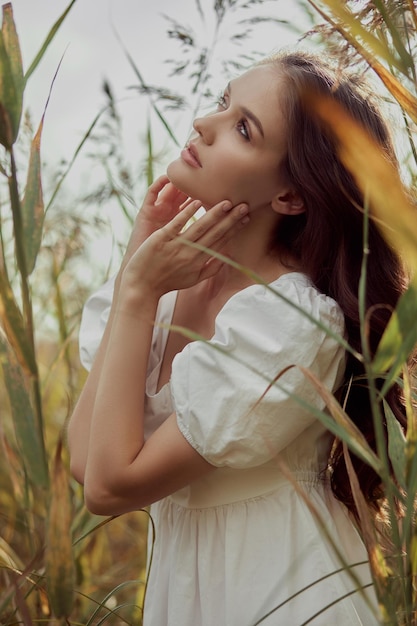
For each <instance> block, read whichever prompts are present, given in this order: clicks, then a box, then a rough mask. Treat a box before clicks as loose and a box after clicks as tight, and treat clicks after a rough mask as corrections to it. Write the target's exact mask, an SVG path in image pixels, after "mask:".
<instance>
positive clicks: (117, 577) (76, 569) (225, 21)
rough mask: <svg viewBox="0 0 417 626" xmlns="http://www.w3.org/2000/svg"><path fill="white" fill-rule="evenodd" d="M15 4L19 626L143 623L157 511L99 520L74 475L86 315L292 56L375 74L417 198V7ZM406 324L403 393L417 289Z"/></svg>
mask: <svg viewBox="0 0 417 626" xmlns="http://www.w3.org/2000/svg"><path fill="white" fill-rule="evenodd" d="M10 4H11V7H12V11H11V10H10ZM10 4H7V5H3V26H2V33H1V36H0V77H1V80H0V104H2V105H4V106H5V109H6V113H7V115H9V118H10V119H11V120H12V122H13V124H12V126H13V131H14V134H13V139H12V141H9V139H8V138H7V137H6V135H5V133H4V124H5V122H4V119H3V117H2V116H0V143H1V147H0V364H1V368H0V624H1V625H2V626H11V625H12V624H17V623H24V624H25V626H32V624H35V623H37V624H39V623H45V624H50V625H53V626H55V625H58V624H59V625H60V624H73V625H74V626H75V625H76V624H77V625H79V624H83V625H85V626H90V625H99V624H103V623H106V624H114V625H119V624H136V625H139V624H140V623H141V611H142V608H141V607H142V603H143V596H144V589H145V584H146V567H145V565H146V559H147V558H149V555H150V554H151V550H150V551H148V552H147V547H146V543H147V531H148V527H150V529H151V530H152V523H151V524H150V526H149V518H148V513H147V511H139V512H135V513H131V514H129V515H124V516H122V517H120V518H117V519H107V518H106V519H104V518H100V517H97V516H93V515H90V514H89V513H88V512H87V511H86V509H85V507H84V503H83V494H82V489H81V487H80V486H79V485H77V484H75V482H74V481H73V480H72V479H71V477H70V475H69V471H68V455H67V450H66V445H65V427H66V421H67V419H68V417H69V415H70V414H71V411H72V408H73V406H74V403H75V402H76V400H77V397H78V395H79V392H80V390H81V388H82V385H83V383H84V381H85V376H86V373H85V372H84V370H83V368H82V367H81V365H80V361H79V356H78V341H77V340H78V329H79V324H80V317H81V311H82V307H83V304H84V302H85V300H86V299H87V297H88V295H89V294H90V293H91V292H92V291H94V290H95V289H96V288H97V287H98V286H100V285H101V284H102V283H103V282H104V281H105V280H106V279H107V278H108V277H109V276H110V275H111V274H112V273H114V272H115V270H116V268H117V266H118V264H119V262H120V259H121V255H122V254H123V249H124V246H125V244H126V241H127V238H128V234H129V231H130V228H131V225H132V222H133V220H134V218H135V215H136V213H137V211H138V208H139V207H140V205H141V202H142V198H143V194H144V192H145V190H146V188H147V186H148V185H149V183H150V182H151V181H152V180H153V179H154V178H155V177H156V176H158V175H160V174H161V173H163V172H164V171H165V168H166V166H167V164H168V163H169V161H170V160H171V159H172V158H175V157H176V156H177V154H178V152H179V150H180V149H181V146H182V145H183V144H184V143H185V141H186V139H187V136H188V134H189V132H190V128H191V125H192V121H193V119H194V117H195V116H196V115H197V114H204V113H205V112H207V111H208V110H209V109H210V108H211V107H212V106H213V103H214V102H215V100H216V97H217V96H218V94H219V93H220V92H221V91H222V90H223V89H224V87H225V85H226V83H227V82H228V81H229V80H230V79H231V78H233V76H235V75H236V74H238V73H240V72H241V71H243V70H244V69H246V68H247V67H248V66H250V65H251V64H252V63H253V62H255V61H256V60H258V59H260V58H262V57H264V56H265V55H268V54H271V53H273V52H274V51H276V50H279V49H281V48H283V47H294V46H297V47H303V48H307V49H314V50H321V51H322V52H323V54H326V55H329V54H332V55H333V56H334V59H335V62H336V63H339V64H340V66H341V67H349V68H351V69H355V70H357V71H358V72H360V73H361V72H366V73H367V74H368V76H369V79H370V80H371V81H372V82H373V84H374V85H375V90H377V91H379V92H380V93H381V95H382V97H383V99H384V101H385V106H386V112H387V115H388V116H389V117H390V118H391V119H392V121H393V122H394V128H395V133H396V142H397V146H398V151H399V156H400V159H401V164H402V171H403V176H404V180H405V181H406V182H407V185H408V188H409V192H410V196H411V195H412V194H413V193H414V192H413V189H414V188H415V180H416V167H415V166H416V162H417V150H416V147H415V145H414V144H415V124H416V121H417V99H416V65H415V58H416V55H415V50H416V31H417V7H416V4H417V3H416V2H413V1H411V0H386V1H384V2H381V1H380V0H374V1H373V2H371V1H369V2H368V1H366V0H348V1H346V2H345V1H341V0H320V1H317V2H316V1H313V0H293V1H288V0H175V2H173V1H172V0H152V2H149V0H100V2H98V1H97V0H53V1H52V0H13V1H12V2H11V3H10ZM61 18H62V19H61ZM13 20H14V22H13ZM14 27H15V28H14ZM7 42H8V43H7ZM10 42H11V44H10ZM12 44H13V45H12ZM8 46H9V47H8ZM19 46H20V50H21V55H22V61H23V68H22V66H21V64H20V60H19V54H18V48H19ZM370 67H372V68H373V69H374V70H375V71H372V70H370V69H369V68H370ZM381 68H382V70H383V71H382V70H381ZM381 77H382V78H381ZM7 89H9V91H7ZM6 92H7V93H6ZM10 94H11V95H10ZM4 103H6V104H4ZM2 111H3V110H2ZM43 116H44V123H43V126H42V127H41V126H40V124H41V120H42V118H43ZM364 148H366V146H364ZM358 163H360V161H359V160H358ZM372 165H373V164H372V163H369V166H370V173H369V184H370V187H371V188H373V189H383V190H384V195H385V197H386V206H387V213H386V214H385V217H384V219H391V217H389V218H388V217H386V216H387V215H388V216H395V219H397V220H398V223H399V224H400V231H401V232H402V233H403V234H404V233H405V234H406V235H407V236H408V235H409V236H410V240H407V241H406V239H404V241H405V242H406V244H405V245H406V246H407V247H406V250H407V253H409V254H410V257H413V258H414V260H415V262H417V234H415V238H414V240H413V239H412V237H413V236H414V230H413V229H414V224H415V223H417V221H416V220H415V217H414V214H412V215H413V217H412V218H411V219H410V214H411V213H410V212H411V208H410V206H409V204H408V200H407V199H406V198H405V197H403V196H402V195H401V193H400V192H398V187H396V186H395V185H393V186H392V189H391V188H386V187H384V185H386V179H385V178H384V177H382V178H381V177H378V172H377V168H374V169H372ZM356 167H358V168H359V167H361V168H363V165H362V164H359V165H358V164H357V165H356ZM397 182H398V181H397ZM397 192H398V193H397ZM391 226H392V229H393V230H395V228H396V224H395V223H393V224H391ZM410 241H411V244H410ZM398 245H402V242H401V241H400V243H399V244H398ZM413 255H414V256H413ZM22 259H23V260H22ZM401 307H402V308H401V309H400V310H399V313H398V318H399V320H400V321H399V322H398V324H393V325H392V328H391V329H390V332H392V333H393V334H392V335H390V336H389V337H388V340H387V341H386V345H385V350H386V352H384V354H383V356H384V359H383V361H384V364H385V366H386V368H388V365H386V364H387V363H388V364H389V367H391V366H392V369H391V370H390V375H391V376H392V377H395V376H397V375H398V373H399V371H400V370H401V365H402V363H404V362H405V361H406V359H407V356H408V354H409V353H410V351H411V348H412V346H413V345H414V344H415V343H416V341H417V329H416V325H415V319H416V316H417V297H416V295H415V292H413V291H409V292H408V296H407V299H406V300H405V303H404V304H401ZM393 317H395V316H393ZM398 355H399V357H398ZM397 357H398V358H397ZM393 363H394V365H393ZM370 367H371V365H370ZM408 391H409V392H410V390H409V389H408ZM410 393H411V392H410ZM410 407H411V401H410ZM378 410H379V409H378ZM409 418H410V423H411V422H412V420H413V419H414V417H413V411H412V409H411V408H410V410H409ZM381 419H383V418H382V417H381ZM409 432H410V433H411V434H410V436H409V437H408V439H407V440H405V439H404V438H403V439H401V437H400V435H399V434H398V433H397V439H396V440H395V445H393V447H392V450H393V454H395V456H394V461H395V462H394V466H395V468H396V470H397V468H399V470H398V471H399V472H402V474H401V476H400V477H399V478H398V483H399V484H401V485H402V486H404V485H405V487H404V489H405V493H406V494H408V493H409V494H410V496H408V495H407V498H408V499H407V498H406V499H405V500H404V502H403V505H404V509H405V510H408V511H409V514H408V517H407V524H405V525H404V526H403V527H395V526H394V530H393V533H394V531H395V533H396V534H395V533H394V534H395V537H394V540H398V554H401V555H402V556H401V559H399V560H398V563H397V564H396V566H395V567H393V566H392V563H390V564H389V567H388V566H385V565H384V567H385V569H384V568H382V567H381V570H380V572H383V574H381V576H382V575H383V576H385V578H384V579H383V581H382V583H380V586H379V587H378V589H384V593H383V594H382V595H381V597H380V598H379V600H380V603H381V604H384V603H385V604H386V611H387V615H391V616H392V615H394V614H397V613H398V615H400V614H401V615H403V616H405V617H404V619H403V617H399V618H398V621H396V620H393V619H392V620H391V621H389V622H386V623H387V624H388V623H389V624H390V625H392V626H403V625H405V624H406V625H407V626H415V624H417V621H413V619H415V618H416V616H415V614H414V610H413V609H412V607H413V606H414V607H415V606H416V603H417V584H416V577H417V559H416V558H415V555H416V554H417V532H416V528H417V523H416V516H415V510H416V507H415V502H416V501H417V499H416V494H417V461H415V460H414V461H413V459H417V455H416V454H415V449H416V448H417V434H416V433H417V425H414V426H413V428H410V430H409ZM413 433H414V434H413ZM406 463H408V465H407V467H405V464H406ZM386 474H387V475H389V471H388V470H387V473H386ZM393 488H395V486H394V487H393ZM407 507H408V509H407ZM413 507H414V508H413ZM413 541H414V543H413ZM396 545H397V544H396ZM404 546H405V547H404ZM410 546H411V547H410ZM380 558H381V559H382V560H383V556H381V557H380ZM391 567H393V569H390V568H391ZM396 568H397V569H396ZM380 572H379V573H378V572H377V574H376V577H377V576H378V575H380ZM386 572H388V574H387V573H386ZM413 577H414V578H413ZM399 580H400V581H405V582H404V584H403V585H402V587H401V589H400V591H401V593H400V592H399V591H398V590H399V586H398V581H399ZM410 580H411V581H414V583H412V584H411V583H410ZM390 581H391V582H392V586H390V585H391V582H390ZM410 598H411V600H410ZM416 619H417V618H416Z"/></svg>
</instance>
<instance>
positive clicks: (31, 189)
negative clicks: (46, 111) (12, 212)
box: [21, 118, 44, 275]
mask: <svg viewBox="0 0 417 626" xmlns="http://www.w3.org/2000/svg"><path fill="white" fill-rule="evenodd" d="M42 126H43V118H42V121H41V123H40V124H39V128H38V131H37V133H36V135H35V137H34V138H33V140H32V144H31V149H30V158H29V168H28V175H27V181H26V188H25V194H24V197H23V199H22V203H21V205H22V226H23V239H24V244H25V250H26V255H25V258H26V270H27V273H28V275H30V274H31V273H32V271H33V269H34V267H35V263H36V258H37V256H38V252H39V249H40V246H41V239H42V228H43V218H44V205H43V193H42V181H41V156H40V143H41V134H42Z"/></svg>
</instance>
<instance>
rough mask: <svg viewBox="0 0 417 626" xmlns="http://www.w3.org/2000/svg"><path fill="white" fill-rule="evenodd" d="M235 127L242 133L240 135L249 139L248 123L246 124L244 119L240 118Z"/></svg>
mask: <svg viewBox="0 0 417 626" xmlns="http://www.w3.org/2000/svg"><path fill="white" fill-rule="evenodd" d="M237 129H238V131H239V132H240V134H241V135H242V137H244V138H245V139H246V140H247V141H249V139H250V135H249V130H248V125H247V124H246V122H245V120H241V121H240V122H239V123H238V125H237Z"/></svg>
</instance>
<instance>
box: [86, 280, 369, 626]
mask: <svg viewBox="0 0 417 626" xmlns="http://www.w3.org/2000/svg"><path fill="white" fill-rule="evenodd" d="M270 287H271V289H272V290H273V291H274V292H276V293H274V292H273V291H272V290H271V289H268V288H267V287H265V286H262V285H252V286H250V287H247V288H246V289H244V290H242V291H240V292H239V293H237V294H236V295H234V296H233V297H232V298H231V299H230V300H229V301H228V302H227V303H226V304H225V306H224V307H223V309H222V310H221V311H220V313H219V314H218V316H217V319H216V329H215V334H214V336H213V338H212V339H211V340H210V341H209V342H207V341H194V342H192V343H190V344H188V345H187V346H186V347H185V349H184V350H183V351H182V352H181V353H180V354H178V355H177V356H176V357H175V359H174V362H173V366H172V376H171V380H170V383H169V384H167V385H165V386H164V387H163V388H162V389H161V390H160V391H159V392H158V393H155V390H156V385H157V381H158V376H159V368H160V364H161V359H162V355H163V352H164V349H165V345H166V340H167V336H168V332H169V331H168V329H167V328H166V325H169V323H170V322H171V319H172V314H173V310H174V307H175V300H176V292H171V293H169V294H166V295H165V296H164V297H163V298H162V299H161V302H160V305H159V307H158V314H157V320H156V322H157V324H156V326H155V331H154V336H153V342H152V350H151V354H150V360H149V376H148V380H147V399H146V436H149V434H150V433H151V432H152V431H153V430H154V429H155V428H156V427H157V426H158V425H159V424H160V423H161V422H162V421H163V420H164V419H166V418H167V417H168V415H170V414H171V413H172V412H173V411H175V412H176V414H177V421H178V426H179V428H180V430H181V432H182V433H183V435H184V437H185V438H186V439H187V441H189V443H190V444H191V445H192V446H193V447H194V448H195V449H196V450H197V451H198V452H199V453H200V454H201V455H202V456H203V457H204V458H205V459H207V460H208V461H209V462H210V463H212V464H213V465H215V466H216V467H217V469H216V470H215V471H214V472H212V473H210V474H209V475H208V476H207V477H204V478H201V479H199V480H196V481H195V482H193V483H191V484H190V485H189V486H187V487H185V488H184V489H181V490H180V491H178V492H176V493H174V494H172V495H171V496H169V497H167V498H164V499H163V500H161V501H160V502H157V503H155V504H154V505H152V507H151V515H152V518H153V520H154V524H155V545H154V549H153V555H152V564H151V569H150V578H149V584H148V590H147V595H146V600H145V618H144V624H145V626H255V625H256V624H262V625H263V626H302V625H303V624H307V623H308V624H311V625H312V626H335V625H337V626H360V625H362V626H374V625H376V624H378V623H379V622H378V620H377V618H376V617H375V609H374V610H372V611H371V610H370V609H369V605H368V604H367V602H366V601H365V599H364V596H363V594H361V593H359V592H357V591H355V590H356V589H357V584H355V583H354V582H353V581H352V578H351V577H350V576H349V574H348V573H346V571H345V572H340V571H338V570H340V568H341V567H343V565H342V563H341V561H340V559H339V557H338V555H337V554H336V552H335V550H334V548H333V547H332V542H334V544H335V546H336V547H337V549H338V550H339V551H340V553H341V554H342V556H343V558H344V559H345V562H347V563H348V564H349V565H350V566H351V571H352V572H354V574H355V575H356V576H357V579H358V580H359V581H360V584H362V585H369V583H370V581H371V577H370V573H369V568H368V565H367V563H366V560H367V555H366V551H365V549H364V546H363V544H362V542H361V539H360V537H359V535H358V533H357V531H356V529H355V527H354V525H353V524H352V522H351V520H350V518H349V516H348V513H347V511H346V509H345V507H344V506H343V505H341V504H340V503H339V502H338V501H337V500H335V498H334V497H333V495H332V494H331V490H330V487H329V484H328V480H327V478H326V476H325V472H324V470H325V468H326V462H327V458H328V453H329V448H330V445H331V440H332V437H331V435H330V434H329V433H328V431H326V429H325V428H324V427H323V426H322V424H321V422H320V421H319V420H318V419H317V417H315V416H314V414H313V413H312V412H311V411H310V410H308V406H307V405H312V406H314V407H316V408H317V409H319V410H322V409H323V408H324V403H323V402H322V400H321V399H320V397H319V396H318V395H317V393H316V392H315V391H314V389H313V387H312V385H311V384H310V383H308V382H307V381H306V379H305V377H304V375H303V374H302V373H301V372H300V370H299V369H298V368H297V367H293V368H291V369H289V370H287V371H286V372H285V373H284V374H283V375H282V376H281V377H280V378H278V379H277V380H276V382H275V383H274V384H272V385H270V382H271V381H274V380H275V379H276V377H277V375H278V374H279V373H280V372H281V371H282V370H283V369H284V368H286V367H287V366H290V365H302V366H303V367H305V368H308V369H309V370H310V371H312V372H313V373H314V374H315V375H316V376H317V377H318V378H319V379H320V380H321V381H322V382H323V383H324V384H325V385H326V386H327V387H328V388H329V389H332V390H333V389H335V388H336V387H337V386H338V384H339V383H340V380H341V377H342V376H343V370H344V359H345V355H344V351H343V349H342V348H341V347H340V346H339V345H338V344H337V342H336V341H335V339H334V338H332V337H330V336H329V335H328V334H326V333H325V332H324V330H322V329H321V328H319V327H318V326H317V325H316V324H314V323H313V322H312V321H311V319H309V318H308V317H307V316H306V315H304V314H303V313H301V311H300V310H299V309H297V308H294V306H291V304H289V303H288V301H291V302H292V303H294V304H295V305H296V307H299V308H300V309H302V310H303V311H305V312H306V313H307V315H309V316H311V317H312V318H314V319H317V320H320V322H321V323H322V324H324V325H325V326H326V327H328V328H330V330H332V331H333V332H334V333H337V334H343V332H344V322H343V315H342V313H341V311H340V309H339V307H338V305H337V304H336V303H335V302H334V301H333V300H332V299H330V298H328V297H327V296H324V295H323V294H320V293H319V292H318V291H317V290H316V289H315V288H314V287H313V286H312V285H311V283H310V281H309V280H308V278H306V277H305V276H304V275H303V274H299V273H289V274H286V275H284V276H281V277H280V278H279V279H277V280H276V281H274V282H273V283H271V285H270ZM277 293H280V294H282V297H279V296H278V295H277ZM111 297H112V283H111V282H110V283H108V284H106V285H105V286H103V288H102V289H101V290H99V292H98V293H96V294H94V295H93V296H92V297H91V298H90V300H89V301H88V302H87V305H86V307H85V309H84V313H83V321H82V326H81V332H80V348H81V352H80V353H81V359H82V362H83V364H84V365H85V366H86V367H87V368H88V367H89V366H90V364H91V361H92V359H93V356H94V353H95V351H96V349H97V346H98V343H99V340H100V337H101V334H102V332H103V328H104V325H105V321H106V319H107V315H108V308H109V305H110V301H111ZM158 324H163V325H164V327H162V326H158ZM294 394H295V395H297V397H299V398H301V402H300V401H298V400H296V399H295V398H294ZM277 459H279V462H278V460H277ZM280 463H284V464H285V466H286V467H287V468H288V469H289V470H290V471H291V475H292V480H295V481H296V484H297V488H296V487H295V486H294V484H293V483H292V482H291V480H289V479H288V477H286V476H285V475H284V473H283V472H282V470H281V469H280V468H281V467H282V466H281V465H280ZM298 489H301V490H302V492H303V493H304V494H307V496H308V499H309V501H310V502H311V504H312V505H313V506H314V507H315V510H316V511H317V512H318V515H319V518H318V517H316V516H315V515H314V514H313V512H312V511H311V509H310V508H309V505H308V504H307V503H306V501H305V498H304V497H303V495H302V494H301V493H299V491H298ZM322 524H323V525H324V527H325V529H326V533H327V537H326V536H325V534H324V532H323V529H322ZM329 537H330V539H331V540H329ZM364 562H365V563H364ZM360 563H362V564H361V565H356V566H355V564H360ZM366 594H367V598H368V601H369V603H371V604H373V605H375V599H374V594H373V591H372V589H371V588H368V589H367V592H366ZM277 607H278V608H277ZM326 607H327V608H326Z"/></svg>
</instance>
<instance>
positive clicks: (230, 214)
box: [184, 201, 248, 248]
mask: <svg viewBox="0 0 417 626" xmlns="http://www.w3.org/2000/svg"><path fill="white" fill-rule="evenodd" d="M247 221H248V206H247V205H246V204H238V205H237V206H235V207H232V205H231V203H230V202H229V201H224V202H220V203H219V204H218V205H216V206H215V207H213V208H212V209H210V211H208V212H207V213H206V214H205V215H204V216H203V217H201V218H200V219H199V220H197V221H196V222H195V223H194V224H192V225H191V226H190V227H189V228H187V230H186V232H185V234H184V235H185V236H186V238H187V239H189V240H190V241H194V242H198V243H199V244H201V245H203V246H206V247H208V248H209V247H210V246H212V245H213V244H215V242H216V241H219V240H221V239H222V238H224V237H225V236H226V234H227V233H228V232H229V231H230V230H231V229H232V230H234V227H235V225H237V224H240V223H242V224H245V223H246V222H247Z"/></svg>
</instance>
